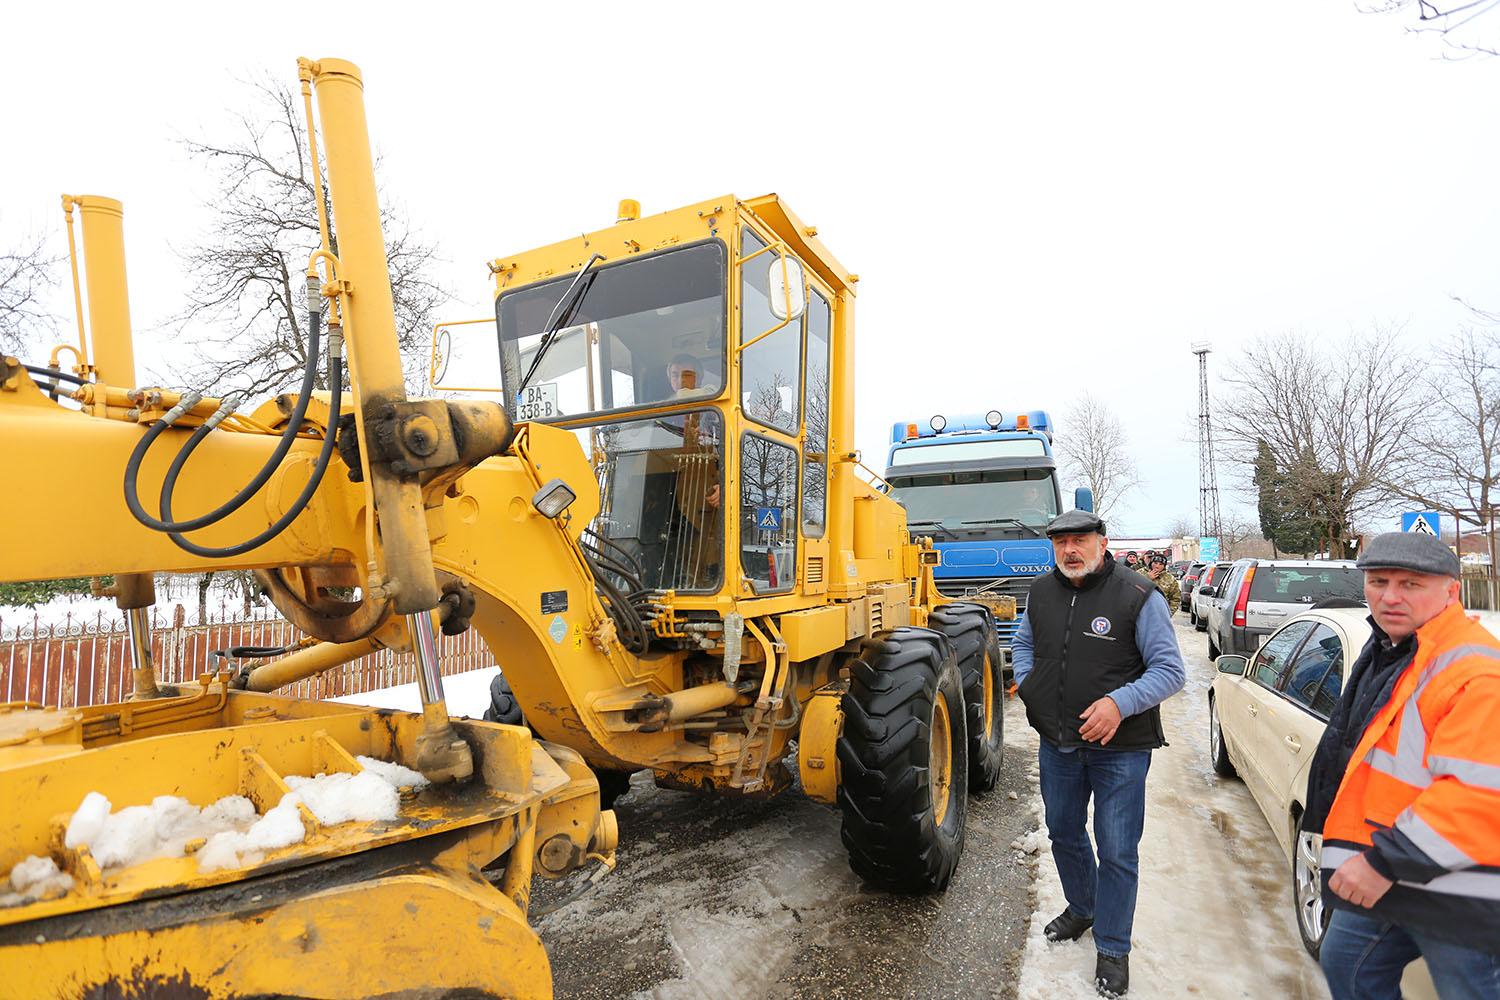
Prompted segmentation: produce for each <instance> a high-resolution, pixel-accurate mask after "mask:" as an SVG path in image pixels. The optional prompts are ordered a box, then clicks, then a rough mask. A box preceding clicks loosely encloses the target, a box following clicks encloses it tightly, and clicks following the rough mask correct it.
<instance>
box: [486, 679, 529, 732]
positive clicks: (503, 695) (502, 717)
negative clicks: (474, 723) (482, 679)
mask: <svg viewBox="0 0 1500 1000" xmlns="http://www.w3.org/2000/svg"><path fill="white" fill-rule="evenodd" d="M484 721H486V722H500V723H504V724H505V725H507V726H524V725H526V719H525V717H524V716H523V715H522V714H521V705H520V703H519V702H518V701H516V696H515V694H514V693H513V692H512V691H511V689H510V681H508V680H506V679H505V675H504V674H502V673H500V672H499V671H498V670H497V671H496V672H495V676H494V677H492V678H490V707H489V708H487V709H485V710H484Z"/></svg>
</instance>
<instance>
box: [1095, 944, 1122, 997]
mask: <svg viewBox="0 0 1500 1000" xmlns="http://www.w3.org/2000/svg"><path fill="white" fill-rule="evenodd" d="M1094 988H1095V989H1097V990H1098V991H1099V995H1100V996H1101V997H1122V996H1124V995H1125V991H1126V990H1128V989H1130V956H1129V955H1121V956H1120V957H1119V958H1115V957H1114V956H1113V955H1105V954H1102V953H1101V954H1100V955H1099V961H1098V962H1096V963H1095V964H1094Z"/></svg>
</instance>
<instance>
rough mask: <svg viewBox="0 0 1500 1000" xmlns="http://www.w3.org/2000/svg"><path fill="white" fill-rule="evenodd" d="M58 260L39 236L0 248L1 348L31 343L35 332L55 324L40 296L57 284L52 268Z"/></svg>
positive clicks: (10, 348) (9, 349)
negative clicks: (11, 246) (16, 244)
mask: <svg viewBox="0 0 1500 1000" xmlns="http://www.w3.org/2000/svg"><path fill="white" fill-rule="evenodd" d="M61 260H62V258H61V257H57V256H54V255H52V254H49V253H48V252H47V241H46V238H45V237H40V236H39V237H36V238H34V239H33V238H28V239H25V240H23V241H22V242H21V244H20V245H19V246H17V247H16V248H15V249H13V250H7V251H4V252H0V350H4V351H19V350H21V349H23V348H27V347H33V346H35V345H34V343H33V341H34V340H35V338H36V336H37V335H38V334H45V333H51V332H52V331H54V330H55V329H56V328H57V319H56V317H54V316H53V315H52V313H51V312H50V311H49V310H48V309H47V307H46V306H44V305H43V304H42V297H43V296H44V295H45V294H46V292H47V290H48V289H49V288H51V287H53V286H54V285H56V284H57V278H56V277H55V276H54V275H53V273H52V269H53V268H54V267H56V266H57V264H58V263H59V262H60V261H61Z"/></svg>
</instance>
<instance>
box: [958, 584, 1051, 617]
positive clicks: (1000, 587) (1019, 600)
mask: <svg viewBox="0 0 1500 1000" xmlns="http://www.w3.org/2000/svg"><path fill="white" fill-rule="evenodd" d="M1033 579H1034V577H1029V576H1019V577H1007V578H1005V579H1003V580H1001V581H1000V582H998V583H996V582H995V578H994V577H952V576H950V577H943V578H941V579H939V580H938V582H937V586H938V592H939V593H941V594H943V595H945V596H947V597H962V596H964V595H965V594H972V593H974V592H975V591H977V590H980V589H981V588H983V589H984V590H985V591H986V592H988V593H991V594H1005V595H1008V596H1010V597H1014V598H1015V599H1016V613H1017V614H1019V613H1020V612H1022V611H1024V610H1025V609H1026V594H1027V593H1028V592H1029V591H1030V590H1031V581H1032V580H1033Z"/></svg>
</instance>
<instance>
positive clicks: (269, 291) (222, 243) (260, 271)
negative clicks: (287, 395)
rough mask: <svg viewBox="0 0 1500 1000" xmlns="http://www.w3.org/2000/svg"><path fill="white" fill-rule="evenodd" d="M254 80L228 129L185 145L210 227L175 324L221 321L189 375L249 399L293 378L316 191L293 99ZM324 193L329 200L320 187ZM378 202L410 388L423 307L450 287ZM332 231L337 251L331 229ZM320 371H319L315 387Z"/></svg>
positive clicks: (313, 242) (418, 380) (424, 329)
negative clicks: (230, 132) (232, 131)
mask: <svg viewBox="0 0 1500 1000" xmlns="http://www.w3.org/2000/svg"><path fill="white" fill-rule="evenodd" d="M251 86H252V88H253V91H254V95H255V106H254V109H253V110H251V111H249V112H246V113H245V114H242V115H240V116H239V124H238V130H237V131H238V134H237V135H236V136H233V137H230V138H228V139H225V140H211V141H203V142H198V141H188V142H187V143H186V146H187V149H188V152H189V153H190V154H192V155H193V156H194V157H197V158H198V159H200V160H202V161H203V162H204V163H205V164H206V165H207V167H208V168H209V170H210V171H211V172H212V174H213V176H214V178H215V180H216V181H217V184H218V193H217V195H216V196H215V197H214V198H213V199H212V200H211V201H210V202H209V207H210V208H212V209H213V211H214V213H215V221H214V223H213V226H212V228H211V229H210V230H209V232H208V234H207V235H206V236H205V237H204V238H203V239H202V240H201V241H200V242H199V243H198V245H196V246H193V247H191V248H190V249H189V250H188V251H187V252H186V253H184V254H183V258H184V260H185V262H186V264H187V267H188V271H189V274H190V275H191V276H192V278H193V279H194V282H195V288H194V291H193V298H192V302H191V303H190V304H189V305H188V306H187V307H186V308H185V309H183V311H182V312H181V313H179V314H178V315H177V316H176V317H175V318H174V320H173V322H175V323H176V324H177V325H178V326H179V327H180V328H182V329H184V330H185V331H193V330H194V329H195V328H196V327H198V326H199V325H201V324H213V325H218V326H220V327H221V332H219V333H216V334H212V335H208V336H203V337H201V339H199V340H198V342H197V347H198V349H199V355H198V358H197V360H196V363H195V365H194V367H193V368H192V370H191V371H190V373H189V380H190V381H192V382H193V384H194V385H195V387H196V388H200V389H204V388H211V387H216V386H221V385H223V384H226V383H230V382H232V383H233V384H234V385H235V386H236V387H237V388H241V389H246V390H248V391H249V392H250V393H251V395H252V396H254V395H261V394H264V393H267V392H274V391H277V390H279V389H283V388H286V387H289V386H292V385H295V384H296V383H297V382H298V380H299V379H300V378H301V374H302V368H303V365H304V363H305V361H306V352H307V330H306V329H305V321H306V315H307V314H306V308H307V307H306V300H307V295H306V290H305V289H306V285H305V279H304V277H303V275H304V274H305V273H306V270H307V259H308V255H309V254H310V253H311V252H312V251H313V250H315V249H317V247H318V244H319V234H318V213H317V207H316V205H315V203H314V189H313V184H314V183H316V181H317V177H318V176H319V175H318V174H315V173H314V171H313V169H312V164H311V163H310V162H309V159H308V153H307V131H306V125H305V122H304V119H303V114H302V99H301V97H300V95H298V94H294V93H293V92H292V91H291V90H290V89H288V88H287V87H285V86H284V85H281V84H279V83H275V82H270V81H261V82H259V83H255V84H252V85H251ZM378 166H379V163H378V160H377V169H378ZM323 176H326V172H324V173H323ZM324 196H325V203H326V200H327V191H326V186H325V191H324ZM383 201H384V203H385V204H384V207H383V208H382V209H381V228H382V229H383V231H384V233H385V243H386V257H387V259H388V261H389V265H390V280H391V292H392V294H393V297H394V300H395V307H396V335H397V338H398V340H399V342H400V345H401V353H402V358H403V363H404V366H405V368H406V372H407V384H408V387H409V388H410V389H412V390H413V391H420V390H421V388H422V387H423V385H424V379H425V375H426V367H427V365H426V361H427V346H428V338H429V336H430V333H431V330H432V322H431V314H432V312H433V310H434V309H435V308H436V307H437V306H439V305H440V304H441V303H442V302H443V301H445V300H446V298H447V294H446V292H445V291H444V290H443V289H442V288H441V286H439V285H438V284H437V283H436V282H435V281H434V280H433V279H432V278H431V277H429V271H430V269H431V268H432V266H433V265H434V263H435V262H436V253H435V251H434V249H433V248H432V247H431V246H429V245H428V244H426V243H424V242H422V241H421V239H420V238H419V237H418V236H417V235H416V234H415V233H413V232H412V230H411V229H410V228H409V227H408V226H407V225H406V222H405V220H404V219H403V218H402V217H401V216H400V215H399V214H398V213H397V212H395V211H393V210H392V208H391V205H390V201H389V199H383ZM330 224H332V223H330ZM330 238H331V239H332V241H333V245H334V251H335V253H337V250H338V237H337V233H336V232H333V233H331V235H330ZM323 378H324V376H323V375H322V374H321V373H320V376H319V385H320V387H322V381H323Z"/></svg>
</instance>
